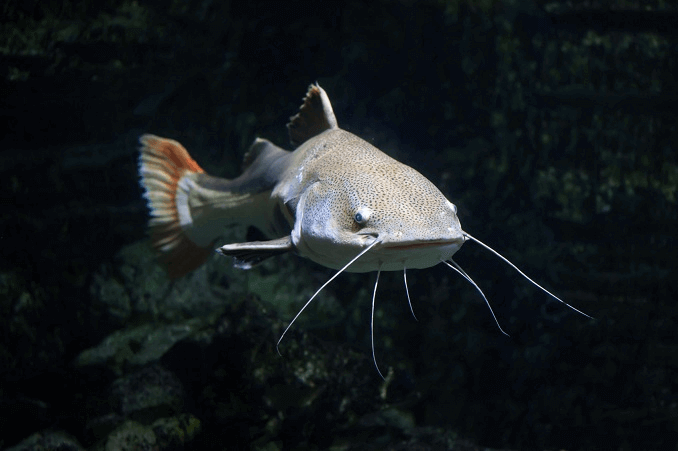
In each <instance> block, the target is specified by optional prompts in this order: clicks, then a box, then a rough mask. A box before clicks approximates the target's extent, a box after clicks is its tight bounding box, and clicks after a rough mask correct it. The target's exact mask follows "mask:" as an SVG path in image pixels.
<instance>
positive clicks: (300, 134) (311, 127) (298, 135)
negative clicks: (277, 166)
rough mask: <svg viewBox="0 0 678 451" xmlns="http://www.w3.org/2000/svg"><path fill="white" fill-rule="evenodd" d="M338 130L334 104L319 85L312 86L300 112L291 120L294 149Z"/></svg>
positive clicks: (289, 124)
mask: <svg viewBox="0 0 678 451" xmlns="http://www.w3.org/2000/svg"><path fill="white" fill-rule="evenodd" d="M331 128H338V125H337V118H335V117H334V111H332V104H331V103H330V99H329V97H327V93H326V92H325V90H324V89H323V88H321V87H320V85H319V84H318V83H316V84H314V85H310V86H309V87H308V92H307V93H306V97H304V103H303V104H302V105H301V107H300V108H299V112H298V113H297V114H296V115H294V116H292V117H291V118H290V122H289V123H288V124H287V130H288V132H289V134H290V142H291V143H292V145H293V146H294V147H297V146H299V145H300V144H302V143H303V142H304V141H306V140H307V139H309V138H312V137H314V136H316V135H318V134H320V133H322V132H324V131H325V130H329V129H331Z"/></svg>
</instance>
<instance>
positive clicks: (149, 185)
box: [139, 134, 212, 278]
mask: <svg viewBox="0 0 678 451" xmlns="http://www.w3.org/2000/svg"><path fill="white" fill-rule="evenodd" d="M139 142H140V143H141V147H140V149H139V151H140V155H139V175H140V177H141V179H140V184H141V186H142V188H143V189H144V197H145V198H146V200H147V201H148V208H149V209H150V212H151V220H150V221H149V231H150V236H151V244H152V245H153V247H154V248H155V249H156V250H158V251H159V253H160V255H161V260H162V261H163V263H164V264H165V267H166V268H167V272H168V274H169V276H170V277H172V278H177V277H181V276H183V275H184V274H186V273H188V272H190V271H192V270H194V269H196V268H197V267H199V266H200V265H202V264H203V263H204V262H205V261H207V258H208V257H209V255H210V254H211V253H212V246H208V247H202V246H199V245H198V244H196V243H195V242H193V241H192V240H191V239H190V238H189V236H188V235H187V233H186V231H185V229H186V228H187V227H190V226H191V223H192V219H191V214H190V207H189V204H188V193H189V192H190V189H191V176H192V175H193V174H199V173H204V172H205V171H204V170H203V169H202V168H201V167H200V166H199V165H198V163H196V162H195V160H193V158H191V156H190V155H189V153H188V151H187V150H186V149H185V148H184V146H182V145H181V144H180V143H178V142H177V141H174V140H171V139H166V138H161V137H158V136H154V135H148V134H147V135H143V136H141V138H139Z"/></svg>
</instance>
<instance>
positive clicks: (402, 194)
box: [292, 159, 465, 272]
mask: <svg viewBox="0 0 678 451" xmlns="http://www.w3.org/2000/svg"><path fill="white" fill-rule="evenodd" d="M382 163H384V164H372V165H369V164H368V165H364V164H359V165H358V166H359V167H358V168H356V167H352V166H354V165H351V164H347V165H346V167H344V168H343V169H342V170H341V171H335V172H334V173H333V176H332V177H328V178H324V179H323V178H320V179H318V180H316V181H315V182H314V183H312V184H310V186H309V188H308V189H307V190H306V191H305V192H304V193H303V195H302V197H301V199H300V201H299V203H298V205H297V210H296V219H297V220H296V222H295V226H294V229H293V232H292V241H293V243H294V245H295V247H296V249H297V251H298V252H299V253H300V254H301V255H303V256H304V257H307V258H309V259H311V260H313V261H315V262H316V263H319V264H321V265H324V266H327V267H330V268H335V269H339V268H341V267H343V266H344V265H345V264H346V263H348V262H349V261H350V260H351V259H352V258H354V257H355V256H356V255H358V254H359V253H360V252H361V251H362V250H364V249H365V248H366V247H367V246H369V245H371V244H373V243H374V242H375V240H376V241H378V242H379V243H378V244H376V245H375V246H374V247H372V248H371V249H370V250H369V252H367V253H365V255H363V256H361V257H360V258H359V259H358V260H356V261H355V262H353V263H352V264H351V265H350V266H349V267H348V268H347V269H346V271H349V272H370V271H377V270H384V271H396V270H402V269H404V268H428V267H431V266H434V265H437V264H438V263H440V262H441V261H444V260H447V259H449V258H450V257H452V255H453V254H454V253H455V252H456V251H457V250H459V248H460V247H461V245H462V244H463V243H464V240H465V237H464V234H463V232H462V229H461V224H460V223H459V218H458V217H457V207H456V206H455V205H454V204H453V203H452V202H450V201H449V200H447V198H446V197H445V196H444V195H443V193H442V192H440V190H439V189H438V188H437V187H436V186H435V185H434V184H433V183H431V182H430V181H429V180H428V179H427V178H426V177H424V176H423V175H421V174H420V173H419V172H417V171H416V170H414V169H412V168H411V167H409V166H406V165H404V164H402V163H399V162H397V161H396V160H391V159H389V161H385V162H382Z"/></svg>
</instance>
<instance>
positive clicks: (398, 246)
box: [384, 239, 464, 251]
mask: <svg viewBox="0 0 678 451" xmlns="http://www.w3.org/2000/svg"><path fill="white" fill-rule="evenodd" d="M463 242H464V240H463V239H461V240H436V241H417V242H413V243H405V244H403V243H393V244H389V243H387V244H384V248H386V249H389V250H396V251H404V250H410V249H420V248H424V247H440V246H450V245H454V244H457V245H461V244H462V243H463Z"/></svg>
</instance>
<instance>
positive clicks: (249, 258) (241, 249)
mask: <svg viewBox="0 0 678 451" xmlns="http://www.w3.org/2000/svg"><path fill="white" fill-rule="evenodd" d="M292 250H294V245H293V244H292V238H291V237H290V236H289V235H288V236H285V237H282V238H277V239H275V240H270V241H250V242H249V243H233V244H227V245H225V246H221V247H220V248H218V249H217V252H219V253H220V254H222V255H230V256H232V257H233V266H235V267H236V268H240V269H251V268H252V267H254V266H256V265H258V264H259V263H261V262H262V261H264V260H266V259H267V258H270V257H273V256H276V255H280V254H284V253H285V252H290V251H292Z"/></svg>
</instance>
